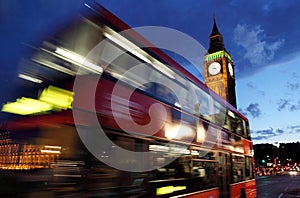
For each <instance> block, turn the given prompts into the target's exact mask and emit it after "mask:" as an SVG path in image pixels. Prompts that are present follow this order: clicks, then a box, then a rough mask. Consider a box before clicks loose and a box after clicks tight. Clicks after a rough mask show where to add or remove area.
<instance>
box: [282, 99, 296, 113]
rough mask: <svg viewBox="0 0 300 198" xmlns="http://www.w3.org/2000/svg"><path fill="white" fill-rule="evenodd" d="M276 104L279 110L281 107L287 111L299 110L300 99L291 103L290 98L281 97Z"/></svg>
mask: <svg viewBox="0 0 300 198" xmlns="http://www.w3.org/2000/svg"><path fill="white" fill-rule="evenodd" d="M277 104H278V107H277V110H278V111H281V110H283V109H288V110H289V111H298V110H300V100H299V101H298V102H295V103H292V102H291V100H288V99H282V98H281V99H280V100H279V102H278V103H277Z"/></svg>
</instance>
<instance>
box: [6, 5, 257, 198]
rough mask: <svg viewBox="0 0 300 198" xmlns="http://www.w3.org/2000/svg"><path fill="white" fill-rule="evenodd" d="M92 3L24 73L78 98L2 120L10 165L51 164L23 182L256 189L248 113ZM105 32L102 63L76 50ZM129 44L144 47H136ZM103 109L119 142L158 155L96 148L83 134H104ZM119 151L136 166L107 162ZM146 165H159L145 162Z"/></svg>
mask: <svg viewBox="0 0 300 198" xmlns="http://www.w3.org/2000/svg"><path fill="white" fill-rule="evenodd" d="M86 7H87V10H88V11H87V12H84V14H82V15H80V16H79V17H78V18H76V19H73V18H72V22H71V23H68V24H67V25H65V26H64V27H63V28H62V30H60V31H58V32H57V33H55V34H54V35H51V36H50V37H49V38H47V39H46V40H45V41H43V42H42V43H41V45H40V46H39V47H38V48H37V49H38V50H36V51H35V52H34V54H33V55H32V56H31V58H30V59H28V60H27V61H26V62H25V63H24V64H26V65H27V66H28V67H26V68H27V70H26V69H25V70H24V72H25V73H26V72H27V73H28V71H29V69H28V68H30V71H31V74H32V75H34V76H35V77H40V79H42V80H43V82H44V83H42V84H41V85H39V86H34V87H33V88H34V89H35V92H37V91H36V90H38V89H40V90H44V91H45V90H48V92H47V93H49V92H51V91H53V89H55V90H58V91H59V92H58V93H56V94H58V95H60V94H61V93H62V92H67V93H68V94H69V95H68V96H70V95H72V94H73V93H72V92H71V91H74V96H73V99H72V100H69V99H70V98H68V97H67V98H64V99H62V98H60V99H58V100H66V101H69V102H70V101H71V102H72V106H66V107H64V106H63V105H62V106H60V107H57V106H59V105H57V106H56V108H53V109H47V110H44V111H40V112H39V113H28V114H34V115H25V116H22V117H21V118H18V119H14V120H11V121H8V122H5V123H3V124H2V128H1V130H2V132H1V146H0V149H1V161H0V162H1V167H2V169H3V170H6V171H20V170H23V171H24V170H27V171H28V170H31V171H33V172H34V171H36V172H38V173H40V172H39V171H41V170H43V171H44V172H42V173H41V177H38V178H35V179H34V177H28V175H30V174H31V173H32V172H25V173H24V172H23V173H24V174H25V175H26V176H24V177H22V179H21V180H22V181H24V182H25V181H27V183H28V182H29V181H30V182H29V183H30V184H32V183H33V181H35V182H38V181H43V182H44V183H43V188H37V187H36V185H34V188H33V189H34V190H30V191H26V192H27V194H28V195H31V194H34V193H36V194H39V193H45V194H47V196H53V197H59V196H61V197H63V196H66V195H68V196H74V197H81V196H82V197H95V196H96V197H256V187H255V178H254V165H253V164H254V160H253V147H252V141H251V137H250V130H249V125H248V120H247V118H246V117H244V116H243V115H242V114H241V113H240V112H238V111H237V110H236V109H235V108H234V107H232V106H231V105H230V104H228V103H227V102H226V101H225V100H223V99H222V98H220V97H219V96H217V95H216V94H214V93H213V92H211V91H210V90H209V89H208V88H207V87H206V86H205V85H204V84H203V83H202V82H201V81H200V80H198V79H197V78H196V77H194V76H193V75H192V74H191V73H189V72H188V71H187V70H186V69H184V67H183V66H181V65H179V64H178V63H176V62H175V61H174V60H173V59H171V58H170V57H169V56H168V55H166V53H164V52H163V51H161V50H160V49H158V48H155V47H154V46H153V45H152V44H151V43H149V42H148V41H147V40H146V39H144V38H143V37H142V36H141V35H139V34H138V33H137V32H135V31H127V32H126V33H125V34H122V36H118V37H115V38H114V37H113V35H114V34H115V33H117V32H120V31H123V30H127V29H130V27H129V26H127V25H126V24H125V23H124V22H122V21H121V20H120V19H118V18H117V17H116V16H114V15H113V14H112V13H110V12H109V11H107V10H106V9H104V8H103V7H101V6H99V5H93V6H86ZM116 38H117V39H116ZM104 39H106V40H107V41H106V42H105V46H104V48H101V50H102V51H101V50H100V51H97V53H98V55H99V56H97V57H96V58H97V60H96V63H94V62H95V61H94V60H93V63H92V61H91V62H89V60H88V59H87V60H86V61H85V63H83V62H82V61H79V60H77V59H76V58H78V57H86V56H87V55H88V52H90V51H91V50H92V49H93V48H94V47H95V46H96V45H97V44H98V43H100V42H101V41H102V40H104ZM128 46H135V47H136V46H137V47H138V49H136V50H134V51H128V49H126V48H127V47H128ZM149 46H150V47H149ZM70 54H72V56H70ZM93 58H94V57H93ZM86 63H88V64H86ZM140 64H141V65H143V67H142V69H141V70H140V71H138V72H137V70H136V68H135V67H136V66H137V65H140ZM84 65H85V66H91V65H92V67H90V68H87V67H83V66H84ZM94 66H95V67H94ZM99 74H101V78H100V79H99ZM75 77H76V79H75ZM74 79H75V80H74ZM74 82H75V84H74ZM49 85H52V87H48V86H49ZM73 86H74V90H73ZM47 87H48V88H47ZM55 87H56V88H55ZM57 87H58V88H57ZM66 90H68V91H69V92H68V91H66ZM44 91H43V92H41V93H40V95H39V100H42V95H43V93H46V92H44ZM70 93H71V94H70ZM54 95H55V94H54ZM62 95H63V94H62ZM129 96H130V97H129ZM53 97H55V96H53ZM66 103H68V102H66ZM154 104H156V105H157V104H158V105H159V106H158V107H159V108H153V105H154ZM150 107H151V108H152V110H150V109H151V108H150ZM24 114H27V113H24ZM95 117H96V119H97V122H99V123H100V126H101V127H102V129H103V130H104V132H105V135H106V136H107V137H108V138H109V140H110V141H111V142H113V143H114V144H115V145H116V146H119V147H121V148H124V149H126V150H128V151H133V152H145V153H147V154H149V155H147V156H146V157H145V159H140V161H137V160H136V159H128V160H123V159H122V158H121V157H122V156H118V155H115V154H113V150H114V147H113V146H112V147H111V150H110V151H107V150H103V148H101V145H99V153H101V155H99V153H98V154H95V153H93V151H92V150H91V149H90V148H88V149H87V148H86V146H88V145H86V144H83V143H82V138H83V136H82V135H83V133H86V136H89V135H91V134H92V133H96V131H95V130H97V127H99V126H97V124H96V123H95V122H94V119H95ZM149 123H151V125H150V127H146V128H143V127H141V126H147V125H148V124H149ZM153 129H157V130H155V131H153ZM78 130H82V131H83V132H81V134H80V133H79V132H78ZM78 134H79V135H80V137H79V135H78ZM91 137H94V136H93V135H91ZM96 142H97V141H96ZM98 142H100V143H101V141H98ZM117 157H120V160H119V161H117V163H118V164H119V165H120V167H130V166H131V167H132V171H128V170H120V169H118V168H116V167H111V166H109V165H107V163H108V161H109V160H108V161H107V159H106V158H109V159H112V160H114V161H116V160H118V158H117ZM166 161H170V163H166V164H164V162H166ZM106 162H107V163H106ZM140 163H141V164H142V165H139V164H140ZM161 164H164V165H163V166H162V165H161ZM146 165H149V167H157V168H153V169H149V170H147V171H142V168H143V166H146ZM139 170H140V171H139ZM45 175H47V177H45ZM45 182H46V183H45ZM29 186H30V187H32V186H33V185H29ZM38 189H40V191H39V190H38ZM41 191H42V192H41Z"/></svg>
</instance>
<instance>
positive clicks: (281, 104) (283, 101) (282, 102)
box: [277, 99, 290, 111]
mask: <svg viewBox="0 0 300 198" xmlns="http://www.w3.org/2000/svg"><path fill="white" fill-rule="evenodd" d="M277 104H278V107H277V110H278V111H281V110H282V109H284V108H286V107H287V106H289V105H290V104H289V101H288V100H286V99H280V100H279V102H278V103H277Z"/></svg>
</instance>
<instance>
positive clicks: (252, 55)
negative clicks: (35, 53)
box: [0, 0, 300, 144]
mask: <svg viewBox="0 0 300 198" xmlns="http://www.w3.org/2000/svg"><path fill="white" fill-rule="evenodd" d="M97 2H99V3H100V4H102V5H103V6H104V7H106V8H107V9H108V10H110V11H111V12H112V13H114V14H115V15H117V16H118V17H119V18H121V20H123V21H125V22H126V23H127V24H128V25H130V26H131V27H139V26H164V27H168V28H173V29H176V30H179V31H181V32H184V33H186V34H188V35H189V36H191V37H193V38H194V39H196V40H197V41H198V42H199V43H200V44H202V45H203V46H204V47H205V48H208V45H209V34H210V33H211V30H212V25H213V15H214V14H215V16H216V20H217V25H218V28H219V31H220V33H221V34H222V35H223V39H224V44H225V47H226V50H227V51H228V52H229V53H230V54H231V56H232V58H233V61H234V64H235V74H236V92H237V103H238V109H239V110H240V111H241V112H242V113H243V114H244V115H246V116H247V117H248V118H249V120H250V128H251V132H252V138H253V141H254V143H255V144H258V143H273V144H276V143H282V142H296V141H300V121H299V117H300V97H299V96H300V45H299V43H300V37H299V35H300V28H299V27H298V26H299V24H300V12H299V10H300V4H299V2H298V1H296V0H295V1H293V0H268V1H240V0H231V1H229V0H228V1H227V0H226V1H217V0H203V1H199V0H185V1H181V0H161V1H159V0H107V1H105V0H98V1H97ZM83 3H84V1H83V0H73V1H67V0H52V1H42V0H31V1H18V0H4V1H1V2H0V25H1V26H0V29H1V31H0V35H1V36H0V42H1V55H0V58H1V63H0V67H1V73H0V91H1V94H0V102H1V103H5V102H7V101H14V100H15V98H12V97H11V96H12V95H14V92H15V91H16V89H15V88H14V86H12V85H14V84H13V83H14V79H15V78H17V68H18V63H19V61H20V58H21V56H24V55H26V53H27V52H26V51H25V50H24V44H22V43H34V42H38V41H39V40H41V39H42V38H43V36H44V35H47V34H49V33H51V32H52V31H53V30H54V29H55V28H56V27H57V25H58V24H60V23H61V22H62V21H64V20H65V19H70V16H72V14H74V13H76V12H77V11H78V10H79V9H80V8H81V7H82V6H83ZM195 58H197V57H195Z"/></svg>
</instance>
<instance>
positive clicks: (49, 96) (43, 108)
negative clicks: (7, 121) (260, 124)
mask: <svg viewBox="0 0 300 198" xmlns="http://www.w3.org/2000/svg"><path fill="white" fill-rule="evenodd" d="M73 94H74V93H73V92H71V91H67V90H65V89H61V88H58V87H54V86H51V85H50V86H49V87H48V88H46V89H44V90H43V91H42V93H41V95H40V97H39V99H38V100H37V99H33V98H26V97H22V98H19V99H17V100H16V102H8V103H6V104H4V105H3V107H2V110H1V111H3V112H7V113H13V114H18V115H30V114H37V113H41V112H47V111H51V110H62V109H64V110H66V109H71V108H72V102H73Z"/></svg>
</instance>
